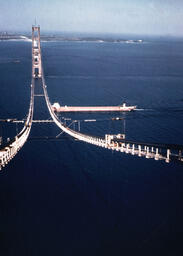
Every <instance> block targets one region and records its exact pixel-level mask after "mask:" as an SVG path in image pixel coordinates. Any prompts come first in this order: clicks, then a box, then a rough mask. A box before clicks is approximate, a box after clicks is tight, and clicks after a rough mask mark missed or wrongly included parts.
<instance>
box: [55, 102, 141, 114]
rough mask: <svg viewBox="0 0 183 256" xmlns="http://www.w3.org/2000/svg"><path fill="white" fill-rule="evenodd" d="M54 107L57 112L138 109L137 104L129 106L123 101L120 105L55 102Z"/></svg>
mask: <svg viewBox="0 0 183 256" xmlns="http://www.w3.org/2000/svg"><path fill="white" fill-rule="evenodd" d="M52 109H53V111H55V112H122V111H124V112H129V111H133V110H135V109H136V106H127V105H126V103H123V104H122V105H119V106H85V107H82V106H60V104H59V103H54V104H53V105H52Z"/></svg>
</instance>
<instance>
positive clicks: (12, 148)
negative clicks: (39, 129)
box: [0, 79, 34, 170]
mask: <svg viewBox="0 0 183 256" xmlns="http://www.w3.org/2000/svg"><path fill="white" fill-rule="evenodd" d="M33 113H34V79H32V84H31V97H30V106H29V111H28V115H27V119H26V121H25V124H24V126H23V128H22V130H21V131H20V132H19V133H18V134H17V135H16V136H15V137H14V138H13V139H11V140H10V141H9V142H8V143H6V144H4V145H1V146H0V170H1V169H2V167H4V166H5V165H6V164H8V163H9V161H10V160H11V159H12V158H13V157H14V156H15V155H16V154H17V153H18V151H19V150H20V149H21V148H22V147H23V145H24V144H25V142H26V141H27V139H28V136H29V133H30V130H31V126H32V119H33Z"/></svg>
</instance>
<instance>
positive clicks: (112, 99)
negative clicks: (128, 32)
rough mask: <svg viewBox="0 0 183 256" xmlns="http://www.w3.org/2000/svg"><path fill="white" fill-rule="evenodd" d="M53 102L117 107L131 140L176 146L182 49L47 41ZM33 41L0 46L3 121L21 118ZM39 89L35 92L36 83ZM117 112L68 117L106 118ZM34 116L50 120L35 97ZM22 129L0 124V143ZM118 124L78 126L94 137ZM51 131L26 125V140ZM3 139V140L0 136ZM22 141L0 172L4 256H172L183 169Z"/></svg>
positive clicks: (91, 149) (62, 143)
mask: <svg viewBox="0 0 183 256" xmlns="http://www.w3.org/2000/svg"><path fill="white" fill-rule="evenodd" d="M42 52H43V65H44V72H45V78H46V84H47V89H48V94H49V97H50V101H51V102H52V103H54V102H59V103H60V104H63V105H118V104H120V103H122V102H124V101H125V102H127V104H129V105H137V106H138V109H140V110H139V111H135V112H133V113H126V114H120V115H121V116H122V117H125V119H126V136H127V138H128V139H133V140H140V141H146V142H164V143H177V144H183V132H182V127H183V76H182V74H183V73H182V70H183V43H182V42H180V41H179V42H176V41H174V42H173V41H171V42H168V41H166V42H165V41H164V42H161V41H152V42H151V41H149V42H146V43H143V44H120V43H90V42H88V43H86V42H85V43H83V42H44V43H42ZM30 83H31V44H30V43H28V42H0V118H18V119H22V118H24V117H25V116H26V114H27V112H28V105H29V99H30ZM36 91H37V92H38V93H39V92H40V85H39V82H37V83H36ZM114 116H119V114H118V113H103V114H94V113H93V114H65V115H64V116H63V117H67V118H72V119H79V120H83V119H93V118H94V119H95V118H96V119H110V118H111V117H114ZM34 118H35V119H47V118H49V113H48V111H47V108H46V105H45V102H44V99H43V98H41V97H37V98H36V99H35V116H34ZM16 128H17V129H18V130H20V129H21V126H20V125H18V127H16V126H15V125H12V124H11V125H10V124H2V123H1V124H0V132H1V135H3V138H4V140H6V138H7V137H11V136H13V135H14V134H15V131H16ZM123 129H124V123H123V122H122V121H120V122H114V121H113V122H112V121H108V120H104V121H99V122H96V123H82V122H81V131H82V132H85V133H89V134H93V135H101V136H102V135H104V134H105V133H118V132H123ZM59 133H60V130H59V129H58V128H57V127H56V126H55V125H54V124H44V125H40V124H33V127H32V131H31V137H35V136H43V135H47V136H56V135H57V134H59ZM1 135H0V136H1ZM60 138H63V139H60V140H54V141H45V140H39V141H33V140H29V141H28V142H27V143H26V144H25V146H24V147H23V148H22V149H21V150H20V152H19V153H18V154H17V155H16V157H15V158H14V159H13V160H12V161H11V162H10V163H9V165H8V166H7V167H6V168H4V169H3V171H2V172H1V173H0V241H1V246H0V252H1V255H3V256H4V255H30V256H32V255H34V256H36V255H38V256H40V255H41V256H42V255H44V256H45V255H64V256H65V255H66V256H71V255H81V256H82V255H92V256H93V255H115V256H116V255H117V256H118V255H178V251H179V253H180V252H181V251H180V248H181V233H182V229H183V221H182V214H183V209H182V194H183V187H182V182H183V166H182V165H181V164H178V163H175V162H170V164H167V163H165V162H162V161H155V160H152V159H144V158H138V157H136V156H130V155H126V154H122V153H120V152H111V151H109V150H106V149H102V148H98V147H95V146H93V145H89V144H85V143H82V142H76V141H74V140H72V139H69V138H68V137H67V136H64V137H60Z"/></svg>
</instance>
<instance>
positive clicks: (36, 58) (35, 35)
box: [32, 25, 42, 78]
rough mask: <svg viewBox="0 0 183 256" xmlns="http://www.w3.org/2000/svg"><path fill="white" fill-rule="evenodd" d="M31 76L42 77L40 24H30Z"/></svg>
mask: <svg viewBox="0 0 183 256" xmlns="http://www.w3.org/2000/svg"><path fill="white" fill-rule="evenodd" d="M32 77H39V78H40V77H42V64H41V46H40V26H36V25H35V26H32Z"/></svg>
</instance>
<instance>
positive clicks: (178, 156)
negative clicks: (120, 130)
mask: <svg viewBox="0 0 183 256" xmlns="http://www.w3.org/2000/svg"><path fill="white" fill-rule="evenodd" d="M36 79H39V80H40V81H41V85H42V91H43V93H41V94H35V90H34V89H35V80H36ZM30 91H31V93H30V94H31V96H30V105H29V110H28V114H27V117H26V120H16V119H6V120H5V121H7V122H15V123H16V122H17V123H18V122H20V123H23V124H24V126H23V128H22V130H21V131H20V132H19V133H18V134H17V135H16V136H15V137H14V138H12V139H10V140H9V141H8V142H6V143H3V144H2V145H0V170H1V169H2V167H5V166H6V165H7V164H8V163H9V161H10V160H11V159H12V158H13V157H14V156H15V155H16V154H17V153H18V151H19V150H20V149H21V148H22V147H23V145H24V144H25V142H26V141H27V140H28V137H29V134H30V131H31V127H32V124H33V123H49V122H50V123H53V122H54V123H55V124H56V125H57V126H58V127H59V128H60V129H61V131H62V133H66V134H68V135H70V136H71V137H73V138H75V139H76V140H79V141H83V142H86V143H90V144H93V145H95V146H98V147H102V148H106V149H110V150H115V151H119V152H122V153H126V154H131V155H134V156H138V157H145V158H147V159H155V160H164V161H165V162H166V163H169V162H170V161H171V160H173V161H179V162H183V145H177V144H164V143H163V144H162V143H161V144H159V143H144V142H137V141H129V140H127V139H126V138H125V134H115V135H114V134H105V135H104V137H98V136H91V135H88V134H84V133H81V132H80V131H76V130H74V129H71V128H70V126H67V125H66V123H64V122H63V121H61V120H60V119H59V117H58V116H57V114H56V112H55V111H54V108H53V106H52V105H51V103H50V100H49V96H48V92H47V86H46V83H45V78H44V71H43V65H42V54H41V44H40V26H32V82H31V86H30ZM35 97H44V98H45V101H46V105H47V108H48V111H49V114H50V116H51V118H52V120H33V114H34V98H35Z"/></svg>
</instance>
